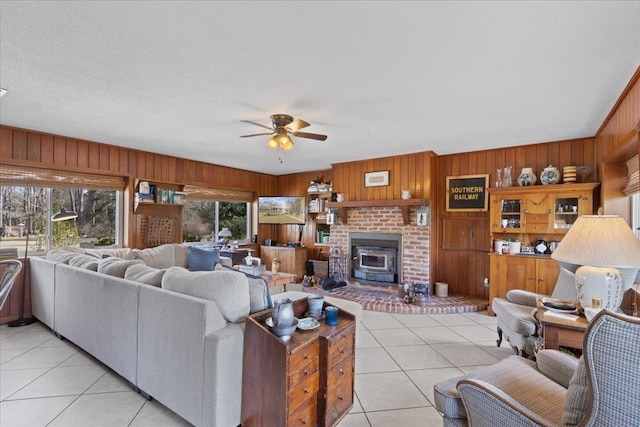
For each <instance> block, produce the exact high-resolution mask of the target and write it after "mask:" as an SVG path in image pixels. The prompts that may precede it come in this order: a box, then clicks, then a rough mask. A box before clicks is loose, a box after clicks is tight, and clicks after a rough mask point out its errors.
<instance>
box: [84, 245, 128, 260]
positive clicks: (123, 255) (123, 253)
mask: <svg viewBox="0 0 640 427" xmlns="http://www.w3.org/2000/svg"><path fill="white" fill-rule="evenodd" d="M84 253H85V255H91V256H92V257H95V258H98V259H102V258H105V255H108V256H112V257H116V258H120V259H133V249H130V248H103V249H86V250H85V251H84Z"/></svg>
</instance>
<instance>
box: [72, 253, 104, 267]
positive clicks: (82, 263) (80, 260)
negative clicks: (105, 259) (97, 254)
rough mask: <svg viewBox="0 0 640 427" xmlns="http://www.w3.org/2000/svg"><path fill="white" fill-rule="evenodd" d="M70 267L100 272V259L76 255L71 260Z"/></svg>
mask: <svg viewBox="0 0 640 427" xmlns="http://www.w3.org/2000/svg"><path fill="white" fill-rule="evenodd" d="M69 265H70V266H72V267H78V268H84V269H87V270H91V271H98V259H97V258H94V257H92V256H89V255H76V256H74V257H73V258H71V259H69Z"/></svg>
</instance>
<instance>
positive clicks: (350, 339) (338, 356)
mask: <svg viewBox="0 0 640 427" xmlns="http://www.w3.org/2000/svg"><path fill="white" fill-rule="evenodd" d="M353 334H354V329H353V328H351V329H348V330H346V331H344V332H342V333H340V334H339V335H338V336H335V337H331V341H330V342H329V352H328V357H327V359H328V366H329V368H331V367H332V366H333V365H335V364H336V363H338V362H339V361H341V360H342V359H344V358H345V357H347V356H351V355H353V345H354V335H353Z"/></svg>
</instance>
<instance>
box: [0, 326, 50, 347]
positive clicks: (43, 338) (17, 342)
mask: <svg viewBox="0 0 640 427" xmlns="http://www.w3.org/2000/svg"><path fill="white" fill-rule="evenodd" d="M51 338H52V335H51V332H47V331H45V330H42V329H40V328H37V329H33V330H27V331H20V332H18V333H15V334H12V335H10V336H8V337H7V338H3V339H2V340H1V341H0V350H6V349H11V348H33V347H36V346H38V345H40V344H43V343H45V342H47V341H49V340H50V339H51Z"/></svg>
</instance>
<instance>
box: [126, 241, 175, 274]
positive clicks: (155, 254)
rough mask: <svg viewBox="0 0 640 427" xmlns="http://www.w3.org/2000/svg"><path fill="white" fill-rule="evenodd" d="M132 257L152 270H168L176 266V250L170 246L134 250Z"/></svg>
mask: <svg viewBox="0 0 640 427" xmlns="http://www.w3.org/2000/svg"><path fill="white" fill-rule="evenodd" d="M133 257H134V259H139V260H142V261H143V262H144V263H145V264H146V265H147V266H148V267H153V268H169V267H173V266H175V264H176V250H175V248H174V245H172V244H166V245H160V246H156V247H155V248H147V249H134V250H133Z"/></svg>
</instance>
